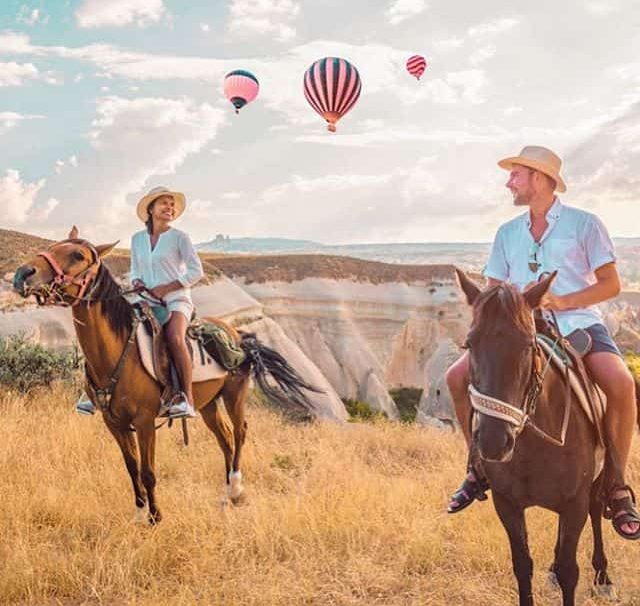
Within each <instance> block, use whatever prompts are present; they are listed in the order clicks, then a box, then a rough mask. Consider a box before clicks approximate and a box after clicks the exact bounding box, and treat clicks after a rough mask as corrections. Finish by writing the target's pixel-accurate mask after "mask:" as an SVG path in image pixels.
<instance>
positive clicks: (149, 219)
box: [144, 200, 156, 236]
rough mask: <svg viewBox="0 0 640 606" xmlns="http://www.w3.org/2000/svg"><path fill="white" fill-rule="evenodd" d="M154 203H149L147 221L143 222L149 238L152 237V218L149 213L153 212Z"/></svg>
mask: <svg viewBox="0 0 640 606" xmlns="http://www.w3.org/2000/svg"><path fill="white" fill-rule="evenodd" d="M155 203H156V201H155V200H154V201H153V202H151V204H149V206H147V220H146V221H145V222H144V224H145V225H146V226H147V231H148V232H149V235H150V236H152V235H153V217H152V216H151V211H152V210H153V207H154V205H155Z"/></svg>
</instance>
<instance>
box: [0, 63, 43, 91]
mask: <svg viewBox="0 0 640 606" xmlns="http://www.w3.org/2000/svg"><path fill="white" fill-rule="evenodd" d="M38 76H39V72H38V68H37V67H36V66H35V65H34V64H33V63H15V62H14V61H11V62H9V63H3V62H1V61H0V87H2V86H22V85H23V84H24V83H25V82H26V81H27V80H35V79H36V78H38Z"/></svg>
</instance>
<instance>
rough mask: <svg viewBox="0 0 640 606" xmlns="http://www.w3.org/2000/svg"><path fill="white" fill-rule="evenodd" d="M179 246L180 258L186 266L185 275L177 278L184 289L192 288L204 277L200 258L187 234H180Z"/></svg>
mask: <svg viewBox="0 0 640 606" xmlns="http://www.w3.org/2000/svg"><path fill="white" fill-rule="evenodd" d="M179 246H180V256H181V257H182V260H183V261H184V263H185V265H186V266H187V271H186V273H185V274H184V276H182V277H180V278H179V281H180V284H181V285H182V286H185V287H186V286H194V285H195V284H197V283H198V282H199V281H200V279H201V278H202V277H203V276H204V271H203V270H202V263H201V262H200V257H199V256H198V253H197V252H196V249H195V248H194V246H193V244H192V243H191V239H190V238H189V236H188V235H187V234H185V233H183V234H181V237H180V242H179Z"/></svg>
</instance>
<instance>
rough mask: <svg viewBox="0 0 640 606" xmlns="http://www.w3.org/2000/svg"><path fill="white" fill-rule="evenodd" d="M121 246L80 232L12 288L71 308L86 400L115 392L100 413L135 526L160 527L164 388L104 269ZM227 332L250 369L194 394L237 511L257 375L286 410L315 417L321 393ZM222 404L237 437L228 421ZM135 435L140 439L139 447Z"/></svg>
mask: <svg viewBox="0 0 640 606" xmlns="http://www.w3.org/2000/svg"><path fill="white" fill-rule="evenodd" d="M114 246H115V244H105V245H101V246H93V245H92V244H91V243H89V242H87V241H86V240H83V239H79V238H78V232H77V229H76V228H75V227H74V228H73V229H72V231H71V233H70V234H69V238H68V239H67V240H62V241H60V242H57V243H55V244H53V245H52V246H51V247H50V248H49V249H48V250H47V251H44V252H42V253H38V255H37V256H36V257H34V258H33V259H32V260H30V261H29V262H27V263H25V264H24V265H22V266H21V267H19V268H18V269H17V270H16V272H15V276H14V283H13V285H14V289H15V290H16V291H18V292H19V293H20V294H21V295H22V296H24V297H28V296H29V295H35V297H36V299H37V301H38V303H40V304H57V305H63V306H70V307H71V308H72V314H73V321H74V326H75V329H76V334H77V337H78V342H79V344H80V346H81V348H82V351H83V352H84V356H85V360H86V370H87V375H88V381H87V392H88V393H89V395H90V396H91V397H92V400H93V401H94V402H95V403H98V402H99V401H100V393H96V392H100V391H102V390H105V389H107V390H111V397H110V398H109V401H108V403H107V405H106V406H101V408H102V412H103V418H104V422H105V424H106V425H107V427H108V429H109V431H110V432H111V433H112V434H113V437H114V438H115V440H116V442H117V443H118V445H119V446H120V449H121V450H122V455H123V457H124V462H125V465H126V467H127V470H128V472H129V475H130V477H131V482H132V484H133V491H134V493H135V504H136V508H137V509H136V518H138V519H148V521H149V522H150V523H152V524H155V523H157V522H159V521H160V519H161V513H160V509H159V507H158V504H157V502H156V496H155V486H156V475H155V472H154V459H155V447H156V429H155V422H156V416H157V414H158V410H159V407H160V396H161V390H162V388H161V386H160V384H159V383H158V382H157V381H156V380H154V379H153V378H152V377H151V376H150V375H149V374H148V373H147V372H146V371H145V370H144V368H143V366H142V363H141V360H140V357H139V354H138V350H137V348H136V347H135V346H131V344H130V345H129V346H127V343H128V342H132V339H131V337H132V336H133V326H134V322H135V320H134V313H133V308H132V306H131V305H130V304H129V302H128V301H127V300H126V299H125V298H124V296H123V291H122V289H121V287H120V286H119V285H118V284H117V283H116V281H115V280H114V278H113V276H112V275H111V273H110V272H109V270H108V269H107V267H106V266H105V265H104V263H103V261H102V259H103V258H104V257H105V256H106V255H107V254H109V252H111V250H112V249H113V248H114ZM212 321H213V319H212ZM227 328H228V330H229V332H230V334H232V335H233V337H234V338H235V339H236V341H237V342H238V343H239V344H240V346H241V347H242V348H243V349H244V350H245V352H246V353H247V361H246V362H245V363H244V364H243V365H241V366H240V367H239V369H238V370H237V371H234V372H233V373H228V374H227V375H226V376H225V377H224V378H221V379H216V380H211V381H203V382H199V383H195V384H194V385H193V389H194V398H195V405H196V408H197V409H198V410H199V411H200V414H201V415H202V418H203V419H204V422H205V424H206V425H207V427H208V428H209V429H210V430H211V431H212V432H213V434H214V435H215V437H216V439H217V441H218V443H219V445H220V448H221V449H222V452H223V453H224V461H225V467H226V476H225V489H226V492H227V495H228V497H229V498H230V499H231V501H232V502H233V503H237V502H238V501H239V500H240V499H241V497H242V493H243V486H242V474H241V471H240V462H241V456H242V446H243V444H244V442H245V437H246V433H247V422H246V420H245V406H246V397H247V391H248V389H249V382H250V377H251V375H253V377H254V379H255V380H256V382H257V383H258V385H259V386H260V387H261V389H262V391H263V392H264V393H265V394H266V395H267V397H268V398H269V399H272V400H275V401H276V402H278V403H280V404H282V403H284V401H288V402H291V403H293V404H294V406H297V407H303V408H305V409H307V410H308V409H309V408H310V407H311V404H310V402H309V401H308V400H307V398H306V396H305V394H304V392H303V390H310V391H318V390H317V389H316V388H314V387H313V386H311V385H309V384H307V383H305V382H304V381H303V380H302V379H301V378H300V376H299V375H298V374H297V373H296V372H295V371H294V369H293V368H291V367H290V366H289V365H288V364H287V362H286V360H284V358H282V357H281V356H280V355H279V354H278V353H277V352H275V351H273V350H272V349H269V348H268V347H266V346H264V345H263V344H262V343H260V341H259V340H258V339H256V338H255V335H249V334H243V335H240V334H239V333H238V332H237V331H235V330H234V329H233V328H231V327H227ZM121 360H122V362H120V361H121ZM119 362H120V363H119ZM117 367H120V372H119V373H118V372H116V368H117ZM118 374H119V376H118ZM267 375H270V376H271V377H272V378H273V379H275V381H276V383H277V385H278V387H274V386H272V385H270V384H269V383H268V382H267V381H266V376H267ZM114 376H115V378H116V379H117V380H116V381H115V384H113V383H114V381H113V380H112V379H113V378H114ZM110 383H111V385H110ZM92 384H93V386H95V389H93V388H92ZM103 393H104V391H103ZM220 397H222V400H223V401H224V405H225V408H226V410H227V413H228V415H229V417H230V419H231V422H232V424H233V432H232V431H231V429H230V428H229V426H228V424H227V423H226V422H225V420H224V417H223V416H222V414H221V409H220V406H219V402H218V399H219V398H220ZM131 427H133V428H134V429H135V432H136V436H137V438H138V446H137V447H136V442H135V439H134V436H133V433H132V432H131V430H130V428H131ZM138 449H139V451H140V457H138ZM147 505H148V512H147V511H145V507H146V506H147Z"/></svg>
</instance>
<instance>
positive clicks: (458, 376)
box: [445, 351, 471, 447]
mask: <svg viewBox="0 0 640 606" xmlns="http://www.w3.org/2000/svg"><path fill="white" fill-rule="evenodd" d="M445 380H446V382H447V387H448V388H449V393H450V394H451V400H452V401H453V407H454V409H455V413H456V418H457V419H458V423H459V424H460V427H461V428H462V433H463V435H464V439H465V440H466V442H467V446H468V447H470V446H471V427H470V420H471V400H470V399H469V354H468V352H466V351H465V352H464V353H463V354H462V355H461V356H460V357H459V358H458V359H457V360H456V361H455V362H454V363H453V364H452V365H451V366H450V367H449V368H448V369H447V372H446V373H445Z"/></svg>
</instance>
